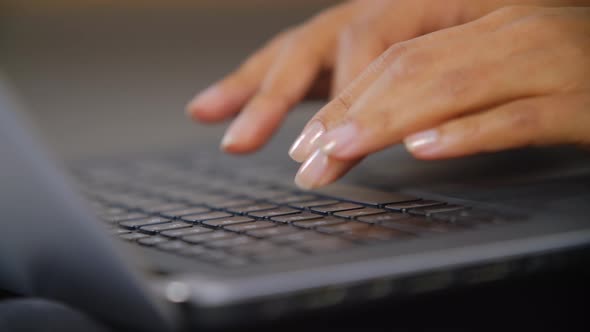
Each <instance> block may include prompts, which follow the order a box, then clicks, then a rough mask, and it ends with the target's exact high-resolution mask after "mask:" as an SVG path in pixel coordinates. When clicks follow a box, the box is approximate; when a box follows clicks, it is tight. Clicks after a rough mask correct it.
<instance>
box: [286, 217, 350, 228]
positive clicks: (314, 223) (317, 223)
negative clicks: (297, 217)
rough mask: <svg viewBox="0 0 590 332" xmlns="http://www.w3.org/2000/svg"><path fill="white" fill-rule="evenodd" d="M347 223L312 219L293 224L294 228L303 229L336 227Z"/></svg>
mask: <svg viewBox="0 0 590 332" xmlns="http://www.w3.org/2000/svg"><path fill="white" fill-rule="evenodd" d="M343 222H346V220H344V219H337V218H319V219H311V220H301V221H295V222H293V225H294V226H297V227H301V228H316V227H321V226H327V225H334V224H340V223H343Z"/></svg>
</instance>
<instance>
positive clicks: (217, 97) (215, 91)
mask: <svg viewBox="0 0 590 332" xmlns="http://www.w3.org/2000/svg"><path fill="white" fill-rule="evenodd" d="M222 101H223V98H222V92H221V90H220V89H219V88H218V87H217V86H216V85H213V86H210V87H208V88H207V89H205V90H203V91H202V92H201V93H199V94H198V95H197V96H196V97H195V98H193V100H191V101H190V102H189V103H188V106H187V112H188V113H189V114H190V113H192V112H194V111H196V110H197V109H198V110H205V111H207V110H209V109H215V108H216V107H217V105H219V103H220V102H222Z"/></svg>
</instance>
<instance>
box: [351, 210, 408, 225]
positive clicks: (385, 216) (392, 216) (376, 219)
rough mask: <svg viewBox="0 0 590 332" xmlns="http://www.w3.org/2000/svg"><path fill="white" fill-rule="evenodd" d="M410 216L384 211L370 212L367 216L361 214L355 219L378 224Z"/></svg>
mask: <svg viewBox="0 0 590 332" xmlns="http://www.w3.org/2000/svg"><path fill="white" fill-rule="evenodd" d="M410 217H411V216H409V215H407V214H405V213H399V212H386V213H380V214H372V215H368V216H361V217H357V218H356V219H357V220H358V221H362V222H366V223H369V224H378V223H381V222H387V221H392V220H399V219H407V218H410Z"/></svg>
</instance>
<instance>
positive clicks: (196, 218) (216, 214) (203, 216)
mask: <svg viewBox="0 0 590 332" xmlns="http://www.w3.org/2000/svg"><path fill="white" fill-rule="evenodd" d="M232 216H233V215H232V214H231V213H227V212H223V211H212V212H208V213H200V214H191V215H188V216H182V217H181V219H182V220H185V221H189V222H201V221H205V220H210V219H218V218H227V217H232Z"/></svg>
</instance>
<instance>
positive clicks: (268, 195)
mask: <svg viewBox="0 0 590 332" xmlns="http://www.w3.org/2000/svg"><path fill="white" fill-rule="evenodd" d="M245 194H246V195H248V196H251V197H254V198H256V199H268V200H272V198H273V197H281V196H285V195H288V194H289V192H288V191H285V190H282V189H267V190H254V191H252V190H248V191H247V192H245Z"/></svg>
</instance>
